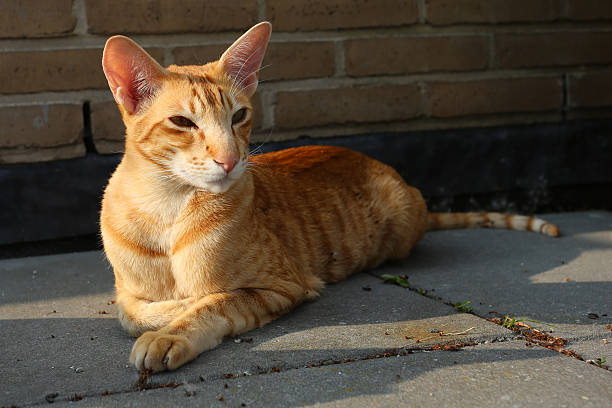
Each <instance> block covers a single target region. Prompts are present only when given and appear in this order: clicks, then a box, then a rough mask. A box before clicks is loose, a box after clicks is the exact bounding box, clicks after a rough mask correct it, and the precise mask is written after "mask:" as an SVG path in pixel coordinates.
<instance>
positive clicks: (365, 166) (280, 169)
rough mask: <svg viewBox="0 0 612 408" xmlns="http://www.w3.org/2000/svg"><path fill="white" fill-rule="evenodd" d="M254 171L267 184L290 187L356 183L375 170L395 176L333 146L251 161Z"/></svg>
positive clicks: (375, 163) (299, 149) (298, 149)
mask: <svg viewBox="0 0 612 408" xmlns="http://www.w3.org/2000/svg"><path fill="white" fill-rule="evenodd" d="M250 160H251V162H252V164H253V166H254V168H256V169H261V170H263V171H262V172H258V173H260V174H262V173H263V174H265V176H264V177H265V179H261V180H260V181H263V182H266V181H269V180H268V179H274V180H276V181H278V182H282V183H287V182H289V183H290V184H299V183H301V182H305V183H308V184H309V186H310V187H314V186H322V187H326V186H329V185H330V184H332V185H333V184H339V185H341V186H344V185H345V182H346V181H353V182H354V183H359V182H360V180H364V177H363V176H364V175H366V174H369V173H371V172H372V171H373V170H378V172H377V173H379V174H380V173H385V170H387V171H390V172H394V171H393V170H392V169H391V168H390V167H388V166H386V165H384V164H382V163H380V162H378V161H376V160H374V159H372V158H370V157H368V156H366V155H364V154H362V153H359V152H356V151H354V150H350V149H346V148H343V147H336V146H316V145H315V146H302V147H294V148H290V149H285V150H279V151H276V152H271V153H266V154H262V155H258V156H252V157H251V158H250Z"/></svg>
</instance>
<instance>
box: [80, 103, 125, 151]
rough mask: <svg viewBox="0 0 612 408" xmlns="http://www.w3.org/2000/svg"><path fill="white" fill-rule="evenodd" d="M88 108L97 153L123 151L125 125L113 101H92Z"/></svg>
mask: <svg viewBox="0 0 612 408" xmlns="http://www.w3.org/2000/svg"><path fill="white" fill-rule="evenodd" d="M89 110H90V118H91V133H92V136H93V141H94V145H95V146H96V150H97V151H98V153H118V152H121V151H123V142H124V140H125V126H124V125H123V121H122V120H121V114H120V113H119V108H118V107H117V104H116V103H115V101H105V102H92V103H90V105H89Z"/></svg>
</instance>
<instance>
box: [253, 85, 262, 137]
mask: <svg viewBox="0 0 612 408" xmlns="http://www.w3.org/2000/svg"><path fill="white" fill-rule="evenodd" d="M251 104H252V105H253V127H252V128H251V129H252V130H253V131H255V130H259V129H261V121H262V119H263V104H262V102H261V95H260V94H259V92H256V93H255V95H253V97H252V98H251Z"/></svg>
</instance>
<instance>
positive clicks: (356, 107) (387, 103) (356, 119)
mask: <svg viewBox="0 0 612 408" xmlns="http://www.w3.org/2000/svg"><path fill="white" fill-rule="evenodd" d="M421 106H422V105H421V93H420V91H419V88H418V86H417V85H414V84H410V85H398V86H380V87H363V88H341V89H322V90H314V91H296V92H280V93H279V94H278V95H277V106H276V114H275V117H276V126H277V127H279V128H285V129H291V128H301V127H312V126H320V125H331V124H343V123H365V122H386V121H393V120H405V119H410V118H414V117H417V116H419V115H421V113H422V109H421Z"/></svg>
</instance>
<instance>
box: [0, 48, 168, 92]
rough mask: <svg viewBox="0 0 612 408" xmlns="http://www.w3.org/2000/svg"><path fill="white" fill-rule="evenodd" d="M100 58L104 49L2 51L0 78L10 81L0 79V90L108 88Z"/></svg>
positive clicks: (158, 52) (157, 52)
mask: <svg viewBox="0 0 612 408" xmlns="http://www.w3.org/2000/svg"><path fill="white" fill-rule="evenodd" d="M148 51H149V52H151V54H152V55H153V56H154V57H155V58H159V59H161V58H162V51H161V50H159V49H153V50H148ZM101 61H102V49H78V50H73V49H70V50H53V51H10V52H1V53H0V78H10V79H11V80H10V81H0V93H22V92H23V93H27V92H42V91H69V90H77V89H102V88H106V87H107V82H106V78H105V77H104V73H103V71H102V63H101Z"/></svg>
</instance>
